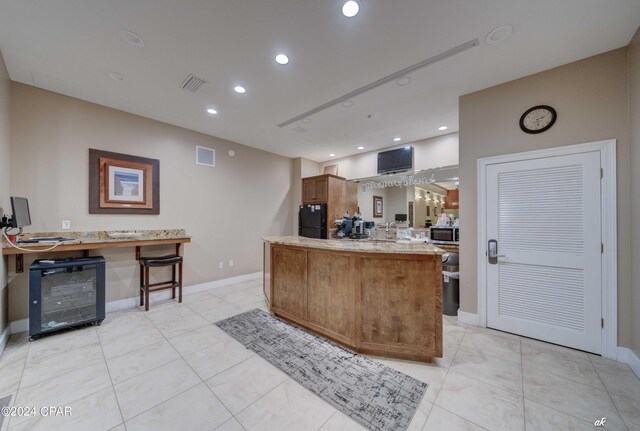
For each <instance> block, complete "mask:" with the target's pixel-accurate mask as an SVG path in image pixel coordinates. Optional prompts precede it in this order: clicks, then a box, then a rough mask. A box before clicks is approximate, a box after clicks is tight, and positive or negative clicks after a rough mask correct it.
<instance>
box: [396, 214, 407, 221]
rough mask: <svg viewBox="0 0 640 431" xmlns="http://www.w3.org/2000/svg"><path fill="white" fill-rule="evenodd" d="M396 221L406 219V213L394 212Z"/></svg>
mask: <svg viewBox="0 0 640 431" xmlns="http://www.w3.org/2000/svg"><path fill="white" fill-rule="evenodd" d="M396 221H407V215H406V214H396Z"/></svg>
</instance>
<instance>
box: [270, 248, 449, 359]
mask: <svg viewBox="0 0 640 431" xmlns="http://www.w3.org/2000/svg"><path fill="white" fill-rule="evenodd" d="M263 240H264V268H265V280H264V283H265V295H266V296H267V298H268V301H269V305H270V309H271V311H272V312H273V313H274V314H276V315H277V316H279V317H282V318H284V319H287V320H289V321H291V322H294V323H296V324H298V325H301V326H303V327H305V328H307V329H309V330H311V331H313V332H315V333H317V334H320V335H322V336H325V337H327V338H330V339H332V340H334V341H337V342H339V343H341V344H343V345H345V346H347V347H349V348H351V349H353V350H356V351H358V352H362V353H367V354H374V355H380V356H388V357H396V358H405V359H412V360H419V361H425V362H430V361H431V358H432V357H441V356H442V256H441V255H442V254H443V253H444V251H443V250H441V249H439V248H437V247H434V246H433V245H430V244H416V243H395V242H387V241H349V240H322V239H311V238H303V237H295V236H285V237H266V238H263Z"/></svg>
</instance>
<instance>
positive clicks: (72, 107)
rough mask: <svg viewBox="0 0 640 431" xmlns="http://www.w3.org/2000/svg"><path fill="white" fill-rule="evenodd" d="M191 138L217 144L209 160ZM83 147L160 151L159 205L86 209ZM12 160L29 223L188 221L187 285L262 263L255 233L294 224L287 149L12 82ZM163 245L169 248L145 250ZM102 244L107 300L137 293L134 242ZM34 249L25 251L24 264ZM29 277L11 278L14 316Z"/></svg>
mask: <svg viewBox="0 0 640 431" xmlns="http://www.w3.org/2000/svg"><path fill="white" fill-rule="evenodd" d="M196 145H199V146H203V147H209V148H213V149H215V150H216V166H215V167H208V166H200V165H196V164H195V147H196ZM89 148H95V149H102V150H108V151H113V152H118V153H125V154H132V155H138V156H144V157H151V158H156V159H159V160H160V215H157V216H146V215H94V214H88V172H89V171H88V158H89ZM231 149H232V150H234V151H235V157H229V155H228V154H227V152H228V151H229V150H231ZM11 166H13V167H14V168H13V169H12V170H11V193H12V194H14V195H17V196H24V197H27V198H28V199H29V204H30V209H31V216H32V222H33V225H32V226H31V227H29V228H28V230H27V232H47V231H49V232H50V231H60V225H61V220H63V219H64V220H70V221H71V228H72V230H73V231H85V230H116V229H167V228H184V229H186V230H187V233H188V234H189V235H191V236H192V237H193V239H192V242H191V243H190V244H186V245H184V246H183V250H184V256H185V269H184V275H185V285H186V286H187V287H186V289H187V291H188V289H189V287H188V286H189V285H192V284H197V283H203V282H208V281H214V280H219V279H223V278H229V277H234V276H238V275H242V274H248V273H253V272H257V271H260V270H261V269H262V241H261V237H262V236H265V235H283V234H287V233H289V232H291V230H292V226H293V220H292V214H291V206H292V197H291V193H292V191H291V176H292V173H291V171H292V160H291V159H289V158H286V157H281V156H278V155H275V154H272V153H268V152H265V151H260V150H257V149H255V148H250V147H246V146H243V145H239V144H236V143H233V142H229V141H225V140H223V139H219V138H215V137H212V136H208V135H204V134H201V133H197V132H193V131H190V130H187V129H182V128H179V127H175V126H171V125H168V124H165V123H161V122H158V121H154V120H150V119H147V118H143V117H139V116H137V115H133V114H129V113H126V112H122V111H118V110H115V109H110V108H106V107H104V106H100V105H96V104H93V103H89V102H85V101H81V100H78V99H74V98H71V97H66V96H62V95H60V94H56V93H51V92H48V91H44V90H40V89H38V88H35V87H31V86H28V85H24V84H18V83H13V84H12V117H11ZM160 252H163V253H166V252H167V250H154V248H153V247H152V248H150V249H147V248H145V249H144V250H143V253H149V254H150V253H160ZM98 253H100V254H102V255H104V256H105V258H106V259H107V274H106V277H107V286H106V288H107V289H106V292H107V293H106V294H107V301H113V300H118V299H124V298H131V297H135V296H136V295H137V285H138V272H137V271H138V269H137V264H136V262H135V260H134V250H133V249H132V248H124V249H105V250H97V251H95V252H92V254H98ZM35 257H38V255H29V256H25V267H28V265H29V264H30V263H31V261H32V260H33V258H35ZM231 259H233V261H234V266H233V267H230V266H229V260H231ZM11 262H13V259H11ZM219 262H223V265H224V267H223V268H222V269H220V268H218V264H219ZM11 265H12V264H11ZM27 278H28V277H27V272H25V273H23V274H18V275H17V276H15V278H14V279H12V280H11V282H10V284H9V298H10V303H9V319H10V320H11V321H14V320H19V319H23V318H25V317H27V305H28V304H27V303H28V289H27V285H28V282H27Z"/></svg>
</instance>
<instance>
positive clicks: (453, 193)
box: [444, 189, 460, 210]
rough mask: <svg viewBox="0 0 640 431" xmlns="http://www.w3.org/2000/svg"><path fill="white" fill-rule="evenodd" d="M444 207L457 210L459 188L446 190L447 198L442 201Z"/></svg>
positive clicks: (458, 206) (458, 205)
mask: <svg viewBox="0 0 640 431" xmlns="http://www.w3.org/2000/svg"><path fill="white" fill-rule="evenodd" d="M444 207H445V209H448V210H457V209H459V208H460V190H458V189H455V190H447V198H446V199H445V201H444Z"/></svg>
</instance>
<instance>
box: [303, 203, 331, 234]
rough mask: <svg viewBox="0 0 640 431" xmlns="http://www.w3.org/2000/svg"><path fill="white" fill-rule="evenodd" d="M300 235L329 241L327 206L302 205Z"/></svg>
mask: <svg viewBox="0 0 640 431" xmlns="http://www.w3.org/2000/svg"><path fill="white" fill-rule="evenodd" d="M298 235H300V236H305V237H307V238H321V239H327V204H310V205H300V212H299V213H298Z"/></svg>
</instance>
